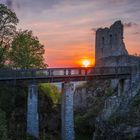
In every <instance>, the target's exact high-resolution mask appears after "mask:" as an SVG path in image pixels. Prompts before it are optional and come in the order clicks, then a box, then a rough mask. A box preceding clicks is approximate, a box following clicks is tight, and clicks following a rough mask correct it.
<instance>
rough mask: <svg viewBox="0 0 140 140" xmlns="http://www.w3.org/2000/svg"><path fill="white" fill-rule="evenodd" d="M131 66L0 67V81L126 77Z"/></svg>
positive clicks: (42, 81) (50, 81)
mask: <svg viewBox="0 0 140 140" xmlns="http://www.w3.org/2000/svg"><path fill="white" fill-rule="evenodd" d="M130 75H131V67H129V66H123V67H95V68H93V67H87V68H86V67H79V68H46V69H1V70H0V81H2V82H4V81H13V80H16V81H32V80H34V81H36V82H37V83H44V82H45V83H53V82H64V81H87V80H94V79H116V78H128V77H129V76H130Z"/></svg>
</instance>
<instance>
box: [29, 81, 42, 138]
mask: <svg viewBox="0 0 140 140" xmlns="http://www.w3.org/2000/svg"><path fill="white" fill-rule="evenodd" d="M27 133H28V134H30V135H32V136H34V137H36V138H39V121H38V88H37V85H36V84H31V85H29V87H28V102H27Z"/></svg>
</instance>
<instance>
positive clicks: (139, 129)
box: [75, 21, 140, 140]
mask: <svg viewBox="0 0 140 140" xmlns="http://www.w3.org/2000/svg"><path fill="white" fill-rule="evenodd" d="M95 50H96V67H104V66H109V67H110V66H130V67H131V69H132V74H131V78H130V79H127V80H126V79H116V80H111V81H110V86H111V87H112V89H113V90H114V94H111V95H110V94H109V96H106V97H105V98H104V102H103V103H104V105H103V107H102V108H98V109H100V112H99V113H98V114H96V119H95V118H93V120H96V121H95V123H94V124H93V125H94V126H93V127H94V135H93V140H98V139H103V140H112V139H113V140H115V139H116V140H125V139H126V140H127V139H130V140H131V139H140V135H139V134H140V118H138V116H139V115H140V110H139V107H140V102H139V101H140V100H139V99H140V96H139V95H140V57H136V56H131V55H129V54H128V52H127V50H126V48H125V44H124V42H123V24H122V23H121V21H116V22H115V23H114V24H113V25H111V27H110V28H104V29H98V30H97V31H96V48H95ZM94 83H96V82H94V81H93V83H92V84H94ZM122 83H123V86H122V87H123V88H124V89H123V92H122V93H121V94H120V93H119V88H120V85H121V84H122ZM99 85H101V84H100V82H99ZM91 86H92V88H93V89H92V91H91V93H90V90H91V87H90V88H86V90H85V87H84V88H83V89H81V91H77V92H76V93H75V98H79V99H78V100H76V99H75V100H76V104H75V105H76V107H75V108H79V107H80V105H82V107H83V108H85V110H86V108H87V107H89V101H88V100H87V99H88V96H89V95H88V94H89V93H90V95H92V96H90V102H93V103H94V102H95V99H96V98H95V95H96V94H95V93H96V89H94V86H93V85H91ZM99 87H100V88H101V91H102V90H104V89H103V86H99ZM97 89H98V88H97ZM80 92H81V94H80ZM86 94H87V95H86ZM98 94H100V92H98ZM107 95H108V94H107ZM97 96H98V95H97ZM102 96H103V95H102ZM102 96H101V97H100V98H102ZM102 99H103V98H102ZM78 102H79V103H78ZM86 103H87V104H86ZM90 109H92V106H91V107H90ZM93 110H94V106H93ZM87 113H88V112H87ZM134 114H135V115H134ZM94 117H95V115H94Z"/></svg>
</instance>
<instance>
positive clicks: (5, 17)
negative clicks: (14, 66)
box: [0, 4, 18, 67]
mask: <svg viewBox="0 0 140 140" xmlns="http://www.w3.org/2000/svg"><path fill="white" fill-rule="evenodd" d="M17 23H18V18H17V17H16V14H15V13H14V12H12V11H11V10H10V9H8V8H7V7H6V6H5V5H3V4H0V67H3V66H4V64H5V62H6V60H7V52H8V49H9V46H10V43H11V41H12V39H13V37H14V35H15V32H16V25H17Z"/></svg>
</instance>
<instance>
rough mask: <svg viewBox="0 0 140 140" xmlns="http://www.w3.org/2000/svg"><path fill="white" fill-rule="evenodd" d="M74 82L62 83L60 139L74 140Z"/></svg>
mask: <svg viewBox="0 0 140 140" xmlns="http://www.w3.org/2000/svg"><path fill="white" fill-rule="evenodd" d="M73 95H74V84H72V83H69V82H67V83H63V85H62V103H61V104H62V108H61V109H62V110H61V121H62V129H61V131H62V132H61V133H62V140H74V113H73Z"/></svg>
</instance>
